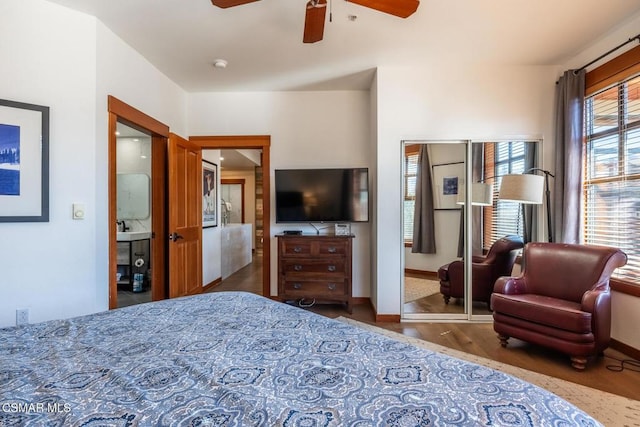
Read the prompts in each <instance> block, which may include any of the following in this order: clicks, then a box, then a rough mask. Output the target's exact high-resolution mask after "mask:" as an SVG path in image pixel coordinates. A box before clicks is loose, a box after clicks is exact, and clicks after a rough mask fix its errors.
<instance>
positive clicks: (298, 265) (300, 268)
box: [293, 264, 302, 271]
mask: <svg viewBox="0 0 640 427" xmlns="http://www.w3.org/2000/svg"><path fill="white" fill-rule="evenodd" d="M293 269H294V270H295V271H302V266H301V265H300V264H296V265H294V266H293Z"/></svg>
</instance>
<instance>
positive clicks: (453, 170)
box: [431, 162, 464, 210]
mask: <svg viewBox="0 0 640 427" xmlns="http://www.w3.org/2000/svg"><path fill="white" fill-rule="evenodd" d="M431 168H432V169H433V208H434V209H441V210H446V209H447V210H448V209H460V205H458V204H456V201H457V200H458V191H461V190H462V186H463V185H464V162H455V163H443V164H440V165H433V166H432V167H431Z"/></svg>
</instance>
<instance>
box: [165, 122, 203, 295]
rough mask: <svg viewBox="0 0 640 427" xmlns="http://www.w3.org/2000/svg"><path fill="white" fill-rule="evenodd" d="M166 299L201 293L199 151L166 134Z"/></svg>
mask: <svg viewBox="0 0 640 427" xmlns="http://www.w3.org/2000/svg"><path fill="white" fill-rule="evenodd" d="M168 163H169V200H168V202H169V227H168V228H169V235H168V238H169V298H175V297H180V296H184V295H192V294H197V293H200V292H202V151H201V150H200V147H199V146H197V145H196V144H194V143H192V142H189V141H187V140H186V139H184V138H181V137H179V136H178V135H175V134H173V133H171V134H169V162H168Z"/></svg>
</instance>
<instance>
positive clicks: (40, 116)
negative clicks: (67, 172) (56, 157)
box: [0, 99, 49, 222]
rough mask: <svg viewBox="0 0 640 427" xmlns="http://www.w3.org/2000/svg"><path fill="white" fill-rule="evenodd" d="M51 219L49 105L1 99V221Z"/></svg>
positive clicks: (43, 220)
mask: <svg viewBox="0 0 640 427" xmlns="http://www.w3.org/2000/svg"><path fill="white" fill-rule="evenodd" d="M48 221H49V107H45V106H42V105H34V104H26V103H24V102H16V101H9V100H5V99H0V222H48Z"/></svg>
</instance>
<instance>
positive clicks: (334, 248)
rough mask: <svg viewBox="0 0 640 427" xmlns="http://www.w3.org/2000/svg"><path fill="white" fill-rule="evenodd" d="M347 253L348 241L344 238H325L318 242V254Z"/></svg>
mask: <svg viewBox="0 0 640 427" xmlns="http://www.w3.org/2000/svg"><path fill="white" fill-rule="evenodd" d="M346 253H347V242H345V241H344V240H323V241H321V242H319V244H318V255H320V256H324V255H341V256H344V255H346Z"/></svg>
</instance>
